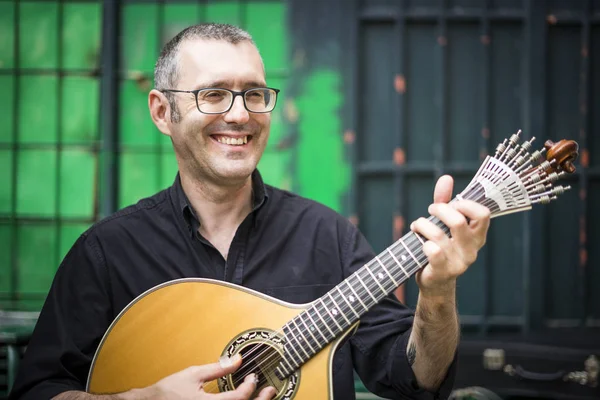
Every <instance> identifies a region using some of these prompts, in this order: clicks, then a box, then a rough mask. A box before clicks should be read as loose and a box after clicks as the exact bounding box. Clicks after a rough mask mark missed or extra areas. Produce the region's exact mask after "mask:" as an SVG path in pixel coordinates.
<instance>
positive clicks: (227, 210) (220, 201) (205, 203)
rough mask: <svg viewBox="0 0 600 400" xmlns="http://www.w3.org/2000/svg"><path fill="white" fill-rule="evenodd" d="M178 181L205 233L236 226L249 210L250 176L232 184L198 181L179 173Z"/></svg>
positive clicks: (209, 233)
mask: <svg viewBox="0 0 600 400" xmlns="http://www.w3.org/2000/svg"><path fill="white" fill-rule="evenodd" d="M181 185H182V187H183V191H184V192H185V194H186V196H187V198H188V200H189V202H190V204H191V205H192V207H193V209H194V211H195V212H196V216H197V217H198V220H199V221H200V230H201V232H203V233H205V234H207V236H213V235H214V234H218V233H219V231H222V230H226V231H230V230H236V229H237V227H238V226H239V225H240V224H241V223H242V221H243V220H244V219H245V218H246V216H247V215H248V214H249V213H250V212H251V211H252V196H253V194H252V178H251V177H248V179H247V180H246V181H245V182H241V183H240V184H238V185H232V186H222V185H221V186H219V185H216V184H213V183H211V182H208V181H204V182H200V181H197V180H194V179H190V177H186V176H184V175H181Z"/></svg>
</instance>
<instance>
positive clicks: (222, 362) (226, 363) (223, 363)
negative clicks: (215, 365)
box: [219, 356, 233, 368]
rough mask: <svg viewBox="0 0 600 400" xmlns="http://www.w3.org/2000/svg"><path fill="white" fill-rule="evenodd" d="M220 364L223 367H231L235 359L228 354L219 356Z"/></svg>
mask: <svg viewBox="0 0 600 400" xmlns="http://www.w3.org/2000/svg"><path fill="white" fill-rule="evenodd" d="M219 365H220V366H221V368H229V367H231V366H232V365H233V360H232V359H231V358H229V357H227V356H222V357H221V358H219Z"/></svg>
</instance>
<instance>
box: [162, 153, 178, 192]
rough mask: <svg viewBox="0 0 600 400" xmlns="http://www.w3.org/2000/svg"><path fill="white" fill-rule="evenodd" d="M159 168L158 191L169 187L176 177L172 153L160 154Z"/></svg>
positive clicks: (175, 162)
mask: <svg viewBox="0 0 600 400" xmlns="http://www.w3.org/2000/svg"><path fill="white" fill-rule="evenodd" d="M160 157H161V168H162V170H161V171H160V177H161V180H160V189H164V188H166V187H169V186H171V185H172V184H173V182H174V181H175V176H176V175H177V159H176V158H175V152H174V151H166V152H164V153H163V154H161V156H160Z"/></svg>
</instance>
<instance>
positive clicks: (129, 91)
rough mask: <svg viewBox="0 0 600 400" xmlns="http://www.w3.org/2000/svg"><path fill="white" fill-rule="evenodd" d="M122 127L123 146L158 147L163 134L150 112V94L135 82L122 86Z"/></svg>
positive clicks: (120, 129)
mask: <svg viewBox="0 0 600 400" xmlns="http://www.w3.org/2000/svg"><path fill="white" fill-rule="evenodd" d="M119 104H120V107H119V109H120V112H121V115H120V121H119V124H120V127H119V132H120V133H121V137H120V139H121V144H122V145H157V144H158V143H159V139H160V136H162V133H160V131H159V130H158V129H157V128H156V126H155V125H154V123H153V122H152V119H151V118H150V111H149V110H148V92H147V91H145V90H142V89H140V88H139V87H138V85H137V83H136V82H135V81H131V80H127V81H124V82H122V84H121V92H120V99H119Z"/></svg>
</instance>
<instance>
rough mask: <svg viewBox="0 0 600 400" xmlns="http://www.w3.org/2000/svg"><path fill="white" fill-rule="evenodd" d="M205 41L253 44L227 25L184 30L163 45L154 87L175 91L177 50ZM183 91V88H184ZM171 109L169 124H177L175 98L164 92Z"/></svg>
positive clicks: (213, 24)
mask: <svg viewBox="0 0 600 400" xmlns="http://www.w3.org/2000/svg"><path fill="white" fill-rule="evenodd" d="M193 39H205V40H223V41H226V42H229V43H231V44H237V43H239V42H243V41H249V42H250V43H252V44H254V45H255V46H256V44H255V43H254V40H253V39H252V36H251V35H250V34H249V33H248V32H246V31H245V30H243V29H241V28H238V27H237V26H233V25H229V24H217V23H206V24H198V25H193V26H190V27H187V28H185V29H184V30H182V31H181V32H179V33H178V34H177V35H176V36H175V37H174V38H173V39H171V40H169V42H167V44H165V45H164V47H163V49H162V51H161V52H160V56H159V57H158V60H157V61H156V65H155V67H154V87H155V88H157V89H158V90H161V89H176V85H177V83H178V81H179V72H180V71H179V63H178V60H179V48H180V47H181V43H183V42H184V41H186V40H193ZM184 90H185V88H184ZM165 96H166V97H167V99H168V100H169V106H170V107H171V122H179V120H180V117H181V116H180V114H179V109H178V108H177V103H176V102H175V97H174V96H173V94H172V93H170V92H165Z"/></svg>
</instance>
